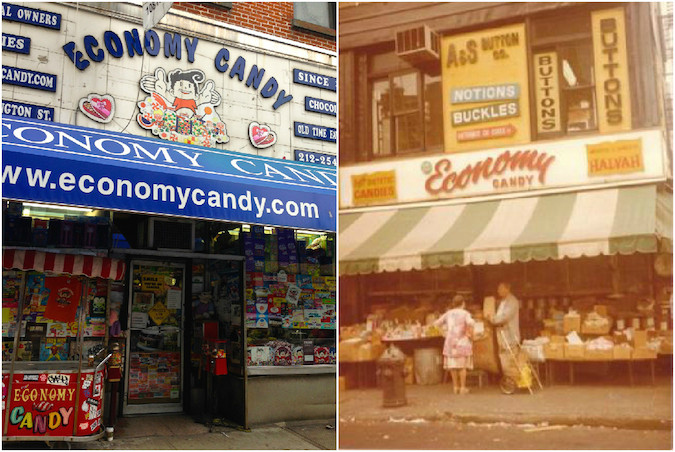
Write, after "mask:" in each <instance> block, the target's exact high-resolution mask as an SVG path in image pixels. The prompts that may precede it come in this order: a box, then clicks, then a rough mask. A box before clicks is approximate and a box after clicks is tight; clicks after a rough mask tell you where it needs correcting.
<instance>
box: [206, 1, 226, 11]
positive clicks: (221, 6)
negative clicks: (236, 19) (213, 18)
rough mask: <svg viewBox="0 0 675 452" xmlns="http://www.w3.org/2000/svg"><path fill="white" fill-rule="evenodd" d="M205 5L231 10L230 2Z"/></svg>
mask: <svg viewBox="0 0 675 452" xmlns="http://www.w3.org/2000/svg"><path fill="white" fill-rule="evenodd" d="M206 4H207V5H212V6H215V7H217V8H222V9H227V10H230V9H232V2H207V3H206Z"/></svg>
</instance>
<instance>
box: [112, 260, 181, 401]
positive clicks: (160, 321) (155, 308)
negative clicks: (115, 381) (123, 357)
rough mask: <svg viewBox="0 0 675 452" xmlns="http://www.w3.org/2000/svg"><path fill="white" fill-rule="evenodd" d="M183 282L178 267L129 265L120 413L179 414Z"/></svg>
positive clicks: (144, 263)
mask: <svg viewBox="0 0 675 452" xmlns="http://www.w3.org/2000/svg"><path fill="white" fill-rule="evenodd" d="M184 279H185V267H184V266H183V265H176V264H164V263H158V262H142V261H134V262H132V264H131V284H130V288H129V330H130V334H129V337H128V338H127V347H128V348H127V350H128V353H127V366H126V370H127V371H126V383H127V384H126V388H125V398H124V413H125V414H140V413H167V412H181V411H182V410H183V394H182V381H183V372H182V369H183V362H182V356H183V353H182V346H183V312H184V311H183V309H184V305H183V303H184V300H185V281H184Z"/></svg>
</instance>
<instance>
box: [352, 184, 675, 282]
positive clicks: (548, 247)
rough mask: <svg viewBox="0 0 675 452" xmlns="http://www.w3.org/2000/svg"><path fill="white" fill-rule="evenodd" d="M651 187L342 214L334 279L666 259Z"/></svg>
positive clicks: (668, 227)
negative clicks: (590, 259) (589, 259)
mask: <svg viewBox="0 0 675 452" xmlns="http://www.w3.org/2000/svg"><path fill="white" fill-rule="evenodd" d="M672 206H673V196H672V193H666V192H662V191H659V190H657V187H656V185H644V186H637V187H627V188H613V189H604V190H593V191H583V192H574V193H564V194H555V195H547V196H540V197H528V198H513V199H504V200H500V201H488V202H477V203H469V204H454V205H447V204H446V205H437V206H424V207H409V208H406V207H398V208H391V209H383V210H371V211H367V212H352V213H341V214H340V235H339V246H340V274H345V275H349V274H363V273H373V272H384V271H397V270H401V271H408V270H421V269H426V268H438V267H450V266H455V265H472V264H473V265H484V264H500V263H510V262H527V261H531V260H537V261H542V260H546V259H562V258H565V257H569V258H576V257H580V256H598V255H613V254H633V253H653V252H657V251H664V250H665V251H671V252H672V239H673V232H672V229H673V227H672V215H673V208H672Z"/></svg>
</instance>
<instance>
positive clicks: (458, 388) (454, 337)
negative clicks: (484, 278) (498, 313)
mask: <svg viewBox="0 0 675 452" xmlns="http://www.w3.org/2000/svg"><path fill="white" fill-rule="evenodd" d="M464 305H465V302H464V297H463V296H461V295H455V297H454V298H453V299H452V304H451V308H450V310H448V311H447V312H446V313H445V314H443V315H442V316H441V317H440V318H439V319H438V320H436V321H435V322H434V325H436V326H439V327H440V326H444V327H445V331H446V333H445V334H446V335H445V344H444V346H443V368H444V369H445V370H449V371H450V374H451V375H452V386H453V389H454V392H455V394H467V393H468V392H469V390H468V389H467V388H466V370H467V369H473V344H472V337H473V326H474V323H475V322H474V320H473V318H472V317H471V314H469V312H468V311H467V310H466V309H464Z"/></svg>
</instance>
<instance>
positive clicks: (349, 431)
mask: <svg viewBox="0 0 675 452" xmlns="http://www.w3.org/2000/svg"><path fill="white" fill-rule="evenodd" d="M672 446H673V435H672V431H668V430H627V429H618V428H611V427H588V426H572V427H570V426H559V425H556V426H552V425H541V424H539V425H535V424H506V423H492V424H477V423H473V422H469V423H463V422H455V421H425V420H422V419H412V420H408V421H401V420H392V421H377V420H375V421H373V420H371V421H359V422H350V421H340V448H341V449H459V450H475V449H518V450H523V449H548V450H551V449H559V450H568V449H577V450H588V449H607V450H609V449H612V450H617V449H618V450H643V449H672Z"/></svg>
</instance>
